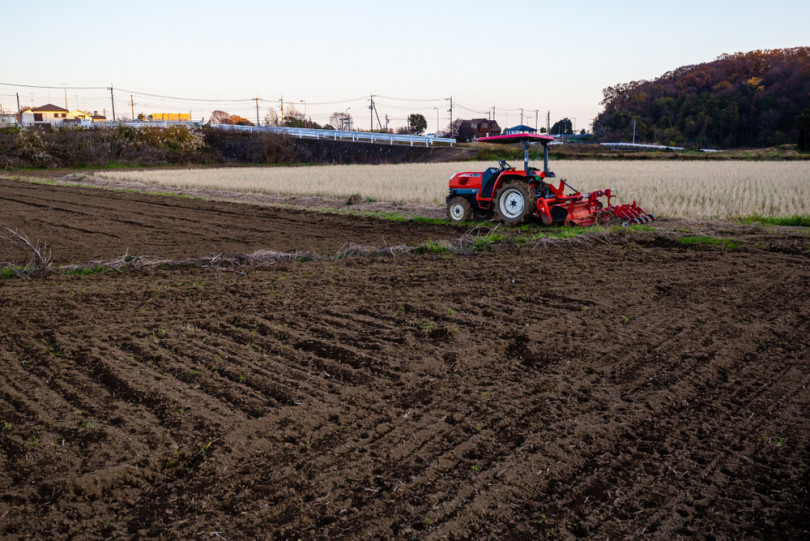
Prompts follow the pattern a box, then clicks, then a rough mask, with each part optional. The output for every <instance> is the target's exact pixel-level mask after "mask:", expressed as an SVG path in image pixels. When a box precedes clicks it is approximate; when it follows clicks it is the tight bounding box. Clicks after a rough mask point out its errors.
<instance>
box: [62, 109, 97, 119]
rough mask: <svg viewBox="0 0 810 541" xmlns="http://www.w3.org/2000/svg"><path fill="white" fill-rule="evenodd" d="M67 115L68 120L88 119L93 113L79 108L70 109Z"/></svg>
mask: <svg viewBox="0 0 810 541" xmlns="http://www.w3.org/2000/svg"><path fill="white" fill-rule="evenodd" d="M67 117H68V120H71V119H73V120H90V119H91V118H92V117H93V115H91V114H90V113H85V112H84V111H81V110H79V109H74V110H72V111H71V112H69V113H68V115H67Z"/></svg>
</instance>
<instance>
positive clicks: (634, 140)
mask: <svg viewBox="0 0 810 541" xmlns="http://www.w3.org/2000/svg"><path fill="white" fill-rule="evenodd" d="M633 144H634V145H635V144H636V119H635V118H634V119H633Z"/></svg>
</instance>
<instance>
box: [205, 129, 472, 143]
mask: <svg viewBox="0 0 810 541" xmlns="http://www.w3.org/2000/svg"><path fill="white" fill-rule="evenodd" d="M211 127H216V128H220V129H223V130H236V131H247V132H271V133H283V134H286V135H291V136H293V137H301V138H304V137H308V138H311V139H332V140H334V141H337V140H338V139H340V140H343V141H348V140H351V141H354V142H365V143H389V144H391V145H393V144H394V143H395V142H396V143H409V144H410V145H411V146H413V145H414V143H416V144H420V145H421V144H423V143H424V145H425V146H426V147H427V146H430V145H432V144H435V143H447V144H449V145H450V146H453V144H454V143H455V142H456V140H455V139H450V138H446V137H427V136H424V135H399V134H393V133H375V132H365V131H344V130H314V129H311V128H284V127H280V126H237V125H235V124H211Z"/></svg>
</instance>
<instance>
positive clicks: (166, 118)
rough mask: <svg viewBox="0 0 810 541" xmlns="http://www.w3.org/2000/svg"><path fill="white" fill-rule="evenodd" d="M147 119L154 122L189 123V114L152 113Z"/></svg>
mask: <svg viewBox="0 0 810 541" xmlns="http://www.w3.org/2000/svg"><path fill="white" fill-rule="evenodd" d="M149 118H150V119H151V120H152V121H154V122H191V113H152V114H151V115H149Z"/></svg>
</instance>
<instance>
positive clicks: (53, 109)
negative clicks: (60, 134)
mask: <svg viewBox="0 0 810 541" xmlns="http://www.w3.org/2000/svg"><path fill="white" fill-rule="evenodd" d="M31 111H33V112H35V113H67V112H68V110H67V109H62V108H61V107H59V106H58V105H53V104H51V103H49V104H48V105H43V106H42V107H37V108H36V109H31Z"/></svg>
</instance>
